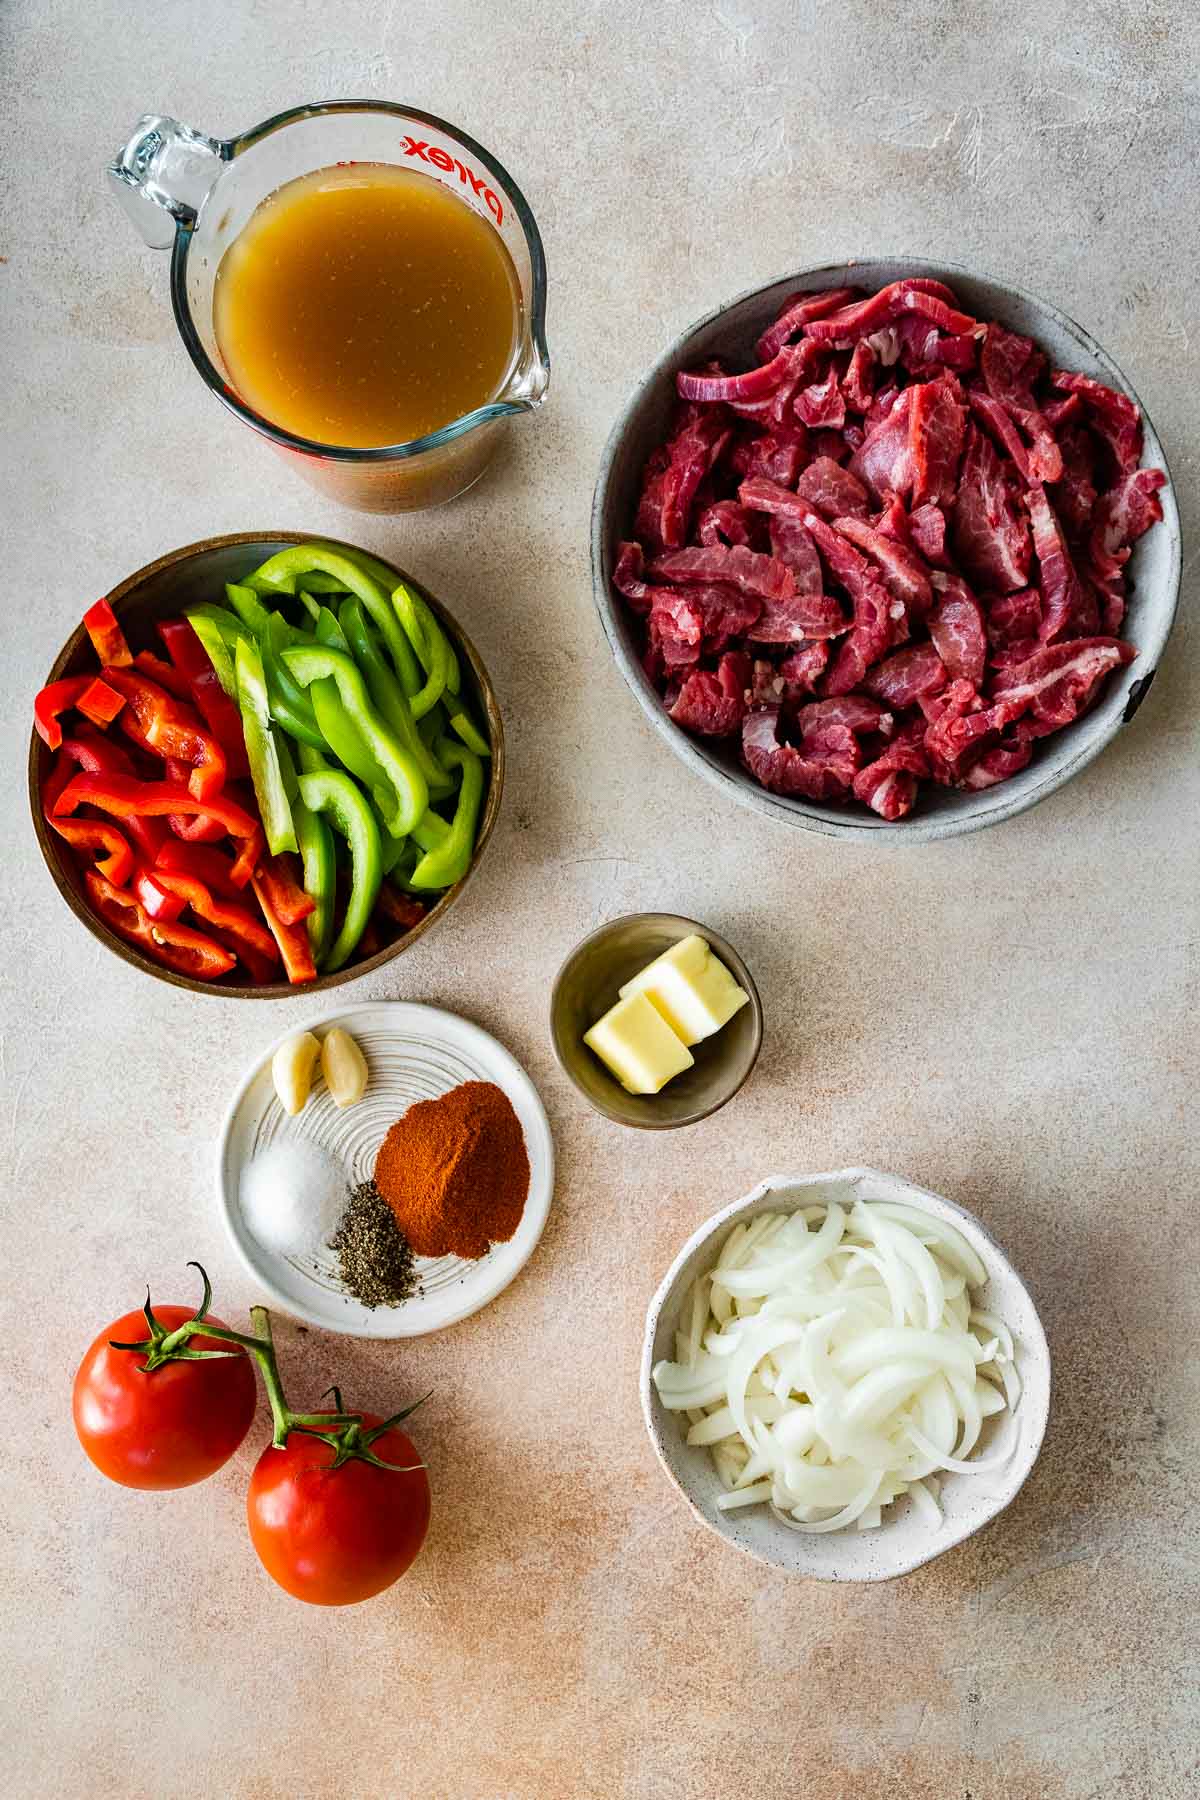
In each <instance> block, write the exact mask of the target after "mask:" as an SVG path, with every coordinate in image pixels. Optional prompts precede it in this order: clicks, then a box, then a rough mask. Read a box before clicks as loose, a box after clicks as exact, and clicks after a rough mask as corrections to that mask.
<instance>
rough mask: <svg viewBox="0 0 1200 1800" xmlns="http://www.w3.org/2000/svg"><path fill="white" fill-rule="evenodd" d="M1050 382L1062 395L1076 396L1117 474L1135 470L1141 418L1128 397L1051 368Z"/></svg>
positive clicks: (1140, 453) (1115, 390)
mask: <svg viewBox="0 0 1200 1800" xmlns="http://www.w3.org/2000/svg"><path fill="white" fill-rule="evenodd" d="M1050 381H1051V385H1052V386H1053V387H1056V388H1059V389H1060V390H1061V391H1062V392H1063V393H1068V394H1078V395H1079V397H1080V399H1081V400H1082V401H1083V404H1084V406H1085V407H1086V408H1087V414H1088V421H1089V423H1090V424H1091V427H1092V429H1093V431H1096V432H1098V433H1099V434H1100V436H1101V437H1102V438H1103V439H1104V441H1105V442H1106V443H1107V445H1108V447H1109V449H1110V450H1111V451H1112V453H1113V456H1114V458H1115V460H1116V465H1117V472H1118V474H1120V475H1128V474H1129V472H1130V470H1131V469H1136V468H1137V465H1138V463H1139V462H1140V461H1141V456H1142V415H1141V413H1140V412H1139V411H1138V409H1137V407H1136V406H1135V405H1134V403H1133V401H1132V400H1131V399H1130V398H1129V396H1128V395H1127V394H1122V393H1118V391H1117V389H1116V388H1110V387H1105V386H1104V384H1103V383H1102V382H1099V381H1093V380H1092V378H1091V377H1090V376H1089V375H1073V374H1068V373H1067V371H1066V370H1064V369H1055V370H1054V372H1053V374H1052V375H1051V377H1050Z"/></svg>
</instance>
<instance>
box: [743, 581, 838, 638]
mask: <svg viewBox="0 0 1200 1800" xmlns="http://www.w3.org/2000/svg"><path fill="white" fill-rule="evenodd" d="M848 626H849V621H848V620H847V619H846V617H845V615H844V614H843V612H842V609H841V606H840V605H839V603H838V601H837V600H835V599H834V597H833V595H832V594H821V593H818V594H793V595H792V596H791V598H790V599H789V600H767V601H766V602H764V605H763V610H762V612H761V613H760V614H759V616H758V618H757V619H756V620H755V621H754V623H753V624H752V625H751V626H750V627H749V629H748V631H747V634H746V635H747V636H748V637H749V638H750V639H751V640H752V642H753V643H755V644H803V643H805V642H806V641H807V640H808V639H809V638H831V637H840V636H841V634H842V632H843V631H846V630H847V629H848Z"/></svg>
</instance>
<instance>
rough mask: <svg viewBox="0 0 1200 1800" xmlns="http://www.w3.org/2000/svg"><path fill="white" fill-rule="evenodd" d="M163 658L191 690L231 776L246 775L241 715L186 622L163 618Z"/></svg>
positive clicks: (247, 761) (188, 622) (246, 767)
mask: <svg viewBox="0 0 1200 1800" xmlns="http://www.w3.org/2000/svg"><path fill="white" fill-rule="evenodd" d="M158 635H159V637H160V638H161V639H162V641H163V643H164V644H165V645H166V649H167V655H168V656H169V657H170V658H171V661H172V662H173V663H174V664H175V667H176V668H177V669H178V670H179V672H180V674H181V675H183V676H184V677H185V678H186V680H187V683H188V686H189V687H190V689H191V695H192V699H193V700H194V701H195V703H196V708H197V710H198V711H199V713H200V715H201V717H202V718H203V720H204V722H205V724H206V725H207V726H208V729H209V730H210V731H211V732H212V734H213V736H214V737H215V738H216V740H217V742H218V744H220V746H221V748H222V750H223V751H224V752H225V760H226V762H227V763H228V764H229V774H230V776H231V777H234V776H237V777H241V776H244V775H249V773H250V763H249V760H248V759H247V756H246V740H245V737H244V735H243V733H242V715H241V714H240V713H239V711H238V709H237V707H236V706H235V705H234V703H233V701H232V700H231V699H230V698H229V695H228V694H227V693H226V692H225V689H224V688H223V687H222V686H221V683H220V680H219V678H218V675H217V671H216V670H215V669H214V668H213V666H212V663H211V662H210V661H209V659H208V652H207V650H206V649H205V648H204V645H203V644H202V643H201V642H200V639H199V638H198V637H197V636H196V633H195V631H194V629H193V628H192V625H191V623H190V621H189V620H187V619H166V620H164V622H163V623H162V624H161V625H160V626H159V628H158Z"/></svg>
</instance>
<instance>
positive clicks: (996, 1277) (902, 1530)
mask: <svg viewBox="0 0 1200 1800" xmlns="http://www.w3.org/2000/svg"><path fill="white" fill-rule="evenodd" d="M856 1199H862V1200H893V1201H900V1202H902V1203H903V1204H904V1205H906V1206H913V1207H916V1208H917V1209H918V1211H920V1212H927V1213H931V1214H932V1215H933V1217H934V1218H935V1219H944V1220H945V1221H946V1222H947V1223H948V1224H950V1225H954V1226H956V1227H957V1228H958V1230H959V1231H961V1232H962V1234H963V1236H964V1237H965V1238H966V1240H967V1242H968V1243H969V1244H970V1245H971V1247H972V1249H973V1250H974V1251H975V1253H976V1255H977V1256H978V1257H979V1259H980V1261H981V1262H982V1263H983V1266H984V1268H985V1269H986V1271H987V1281H986V1283H985V1284H984V1286H983V1287H982V1288H981V1289H980V1290H979V1295H980V1300H981V1303H982V1304H983V1305H984V1306H986V1307H988V1308H989V1309H990V1310H991V1311H992V1312H994V1313H996V1314H998V1315H999V1317H1000V1318H1002V1319H1003V1320H1004V1323H1005V1324H1006V1325H1007V1326H1008V1328H1009V1330H1010V1331H1011V1332H1012V1334H1013V1341H1014V1345H1015V1348H1016V1367H1017V1373H1018V1375H1019V1376H1020V1378H1021V1389H1022V1392H1021V1397H1020V1400H1019V1401H1018V1402H1017V1406H1016V1409H1015V1411H1013V1412H1005V1413H1001V1414H998V1415H997V1416H996V1417H995V1418H994V1419H989V1420H987V1421H986V1427H987V1430H986V1435H985V1437H984V1439H983V1449H984V1452H985V1454H986V1455H988V1456H989V1457H991V1456H995V1455H999V1454H1001V1453H1003V1452H1009V1453H1010V1454H1009V1460H1008V1461H1007V1463H1006V1464H1005V1465H1004V1467H1003V1468H1000V1469H994V1470H991V1471H989V1472H985V1473H982V1474H979V1475H947V1476H946V1477H945V1480H944V1482H943V1485H942V1495H941V1505H942V1510H943V1513H944V1515H945V1516H944V1518H943V1519H942V1521H941V1523H940V1524H938V1525H935V1524H933V1523H932V1522H931V1521H929V1520H927V1519H926V1518H925V1517H924V1516H923V1515H922V1514H921V1513H919V1512H918V1511H917V1509H916V1507H915V1506H914V1505H913V1503H912V1501H911V1500H910V1499H908V1497H907V1496H905V1498H903V1499H902V1500H898V1501H896V1502H894V1503H893V1504H892V1505H891V1506H888V1507H885V1509H884V1515H883V1524H882V1525H880V1526H879V1527H878V1528H877V1529H876V1530H874V1531H855V1530H847V1531H830V1532H826V1533H824V1534H823V1535H821V1534H813V1535H811V1536H801V1535H799V1534H798V1533H796V1532H793V1531H789V1530H788V1529H787V1528H786V1526H783V1525H780V1524H779V1522H778V1521H777V1520H776V1519H773V1518H772V1517H771V1514H770V1513H769V1512H768V1510H767V1508H766V1507H765V1506H753V1507H751V1506H747V1507H743V1508H742V1509H741V1510H735V1511H733V1512H720V1511H719V1510H718V1508H717V1504H716V1501H717V1495H718V1494H719V1493H721V1492H722V1487H721V1481H720V1478H719V1476H718V1475H717V1472H716V1469H715V1468H714V1466H713V1461H712V1458H711V1456H710V1455H709V1453H708V1451H707V1450H701V1449H698V1448H696V1447H695V1446H693V1445H689V1444H687V1443H686V1442H685V1439H684V1431H685V1429H686V1425H684V1426H682V1427H681V1424H680V1415H679V1414H678V1413H672V1412H668V1411H667V1409H666V1407H665V1406H663V1404H662V1402H661V1401H660V1400H659V1398H658V1390H657V1389H656V1388H655V1386H654V1382H653V1380H652V1379H651V1370H652V1369H653V1367H654V1364H655V1363H656V1362H659V1361H661V1360H662V1359H664V1358H667V1357H671V1356H673V1355H674V1354H675V1351H674V1344H675V1331H676V1328H677V1326H678V1324H679V1320H680V1315H681V1312H682V1309H683V1306H684V1303H685V1301H686V1298H687V1296H688V1294H689V1293H690V1292H691V1287H692V1283H693V1282H694V1281H695V1279H696V1277H697V1275H700V1274H702V1273H703V1272H704V1271H705V1270H707V1269H711V1268H712V1266H713V1264H714V1263H715V1262H716V1260H717V1256H718V1254H719V1252H720V1248H721V1245H722V1244H723V1243H724V1242H725V1239H726V1238H727V1237H728V1235H729V1233H730V1232H731V1231H732V1230H733V1228H734V1226H735V1225H739V1224H741V1223H742V1221H743V1220H744V1219H750V1218H754V1217H755V1216H756V1215H757V1214H758V1213H761V1212H794V1211H795V1210H796V1208H797V1207H799V1206H812V1205H815V1204H817V1203H819V1202H822V1201H823V1202H826V1203H827V1202H828V1201H830V1200H837V1201H839V1202H840V1203H841V1204H842V1205H843V1206H847V1207H849V1206H852V1205H853V1203H854V1201H855V1200H856ZM641 1392H642V1412H643V1414H644V1415H645V1420H646V1426H647V1429H648V1430H649V1433H650V1439H651V1442H652V1443H653V1445H654V1448H655V1450H656V1451H657V1453H658V1459H659V1461H660V1462H661V1463H662V1466H663V1468H664V1469H665V1470H666V1473H667V1476H668V1478H669V1479H670V1480H671V1482H672V1483H673V1484H674V1486H675V1487H676V1488H677V1489H678V1490H679V1492H680V1493H681V1494H682V1496H683V1498H684V1499H685V1500H686V1501H687V1503H688V1505H689V1506H690V1507H691V1509H692V1512H693V1514H694V1515H695V1516H696V1518H698V1519H699V1520H700V1522H701V1524H703V1525H707V1526H708V1528H709V1530H710V1531H715V1532H716V1533H717V1535H718V1536H719V1537H722V1538H724V1539H725V1540H726V1542H727V1543H730V1544H735V1545H736V1546H737V1548H738V1549H739V1550H745V1551H747V1552H748V1553H749V1555H751V1556H756V1557H758V1559H759V1560H760V1562H766V1563H772V1564H774V1566H775V1567H776V1568H780V1569H784V1570H786V1571H787V1572H789V1573H790V1574H793V1575H808V1576H812V1577H814V1578H815V1579H817V1580H818V1581H888V1580H890V1579H891V1578H892V1577H893V1576H896V1575H904V1574H906V1573H907V1572H908V1570H910V1569H916V1568H919V1567H920V1565H921V1564H922V1563H927V1562H930V1561H932V1559H933V1558H934V1557H935V1556H940V1555H941V1554H942V1551H943V1550H949V1549H951V1548H952V1547H953V1546H954V1545H955V1544H961V1543H962V1541H963V1539H964V1538H968V1537H971V1536H972V1535H973V1534H974V1533H975V1532H976V1531H978V1530H979V1529H980V1528H981V1526H984V1525H986V1524H987V1523H988V1521H989V1519H994V1518H995V1517H996V1515H997V1513H1001V1512H1003V1511H1004V1508H1005V1507H1006V1506H1007V1505H1008V1503H1009V1501H1010V1500H1013V1499H1015V1497H1016V1495H1017V1493H1018V1492H1019V1491H1020V1488H1021V1486H1022V1484H1023V1483H1024V1481H1025V1478H1026V1476H1027V1475H1028V1474H1029V1471H1030V1470H1031V1469H1032V1468H1033V1465H1034V1463H1035V1462H1036V1461H1037V1456H1038V1451H1039V1450H1040V1449H1041V1444H1042V1436H1043V1434H1044V1432H1045V1429H1046V1420H1047V1417H1048V1415H1049V1411H1050V1351H1049V1348H1048V1346H1047V1344H1046V1335H1045V1333H1044V1331H1043V1330H1042V1325H1041V1321H1040V1319H1039V1318H1038V1315H1037V1308H1036V1307H1035V1306H1034V1303H1033V1299H1032V1296H1031V1295H1030V1292H1029V1290H1028V1288H1027V1287H1026V1286H1025V1284H1024V1282H1023V1281H1022V1280H1021V1277H1020V1276H1019V1275H1018V1274H1017V1271H1016V1270H1015V1269H1014V1268H1013V1266H1012V1264H1011V1263H1010V1262H1009V1260H1008V1258H1007V1257H1006V1256H1005V1254H1004V1252H1003V1250H1001V1248H1000V1246H999V1245H998V1244H997V1243H996V1241H995V1239H994V1238H993V1237H992V1236H991V1235H990V1233H989V1232H988V1231H987V1230H986V1228H985V1227H984V1226H983V1225H982V1224H981V1223H980V1221H979V1220H978V1219H977V1218H976V1217H975V1215H974V1214H973V1213H969V1212H967V1210H966V1209H965V1207H961V1206H956V1205H955V1204H954V1202H953V1201H952V1200H945V1199H943V1198H942V1196H941V1195H940V1194H931V1193H930V1192H929V1190H928V1189H927V1188H919V1187H914V1186H913V1184H912V1182H910V1181H904V1180H902V1179H901V1178H900V1177H899V1176H898V1175H885V1174H882V1173H881V1172H880V1171H879V1170H878V1169H838V1170H835V1171H834V1172H833V1173H831V1174H827V1175H770V1176H768V1177H767V1179H766V1180H765V1181H762V1182H760V1183H759V1185H758V1186H757V1187H756V1188H755V1189H753V1191H752V1192H751V1193H749V1194H747V1195H746V1196H745V1197H744V1198H743V1199H741V1200H735V1201H734V1203H733V1205H732V1206H727V1207H725V1208H724V1210H723V1211H721V1212H719V1213H716V1214H715V1215H714V1216H713V1217H712V1218H711V1219H708V1220H706V1221H705V1223H704V1224H703V1225H701V1226H700V1228H699V1230H698V1231H694V1232H693V1233H692V1235H691V1237H690V1238H689V1239H688V1241H687V1243H686V1244H685V1245H684V1246H683V1248H682V1250H681V1251H680V1252H679V1255H678V1256H677V1257H676V1258H675V1261H674V1262H673V1263H672V1264H671V1267H670V1268H669V1269H668V1270H667V1273H666V1275H665V1276H664V1277H663V1280H662V1283H661V1285H660V1287H659V1289H658V1292H657V1293H656V1294H655V1296H654V1298H653V1300H652V1301H651V1302H650V1307H649V1311H648V1312H647V1315H646V1335H645V1339H644V1342H643V1345H642V1370H641Z"/></svg>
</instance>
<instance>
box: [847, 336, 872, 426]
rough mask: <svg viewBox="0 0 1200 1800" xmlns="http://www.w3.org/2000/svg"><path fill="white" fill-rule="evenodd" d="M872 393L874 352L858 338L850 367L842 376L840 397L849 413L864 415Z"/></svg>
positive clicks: (865, 342) (864, 341)
mask: <svg viewBox="0 0 1200 1800" xmlns="http://www.w3.org/2000/svg"><path fill="white" fill-rule="evenodd" d="M874 392H875V352H874V350H873V349H872V348H871V346H870V344H869V343H868V342H867V340H866V338H859V340H858V342H857V344H855V346H854V354H853V355H852V356H851V358H850V365H849V367H848V368H847V370H846V373H845V374H844V375H843V376H842V396H843V398H844V399H845V402H846V405H847V406H848V407H849V408H850V410H851V412H856V413H865V412H866V411H867V410H868V409H869V407H870V405H871V400H872V397H873V395H874Z"/></svg>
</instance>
